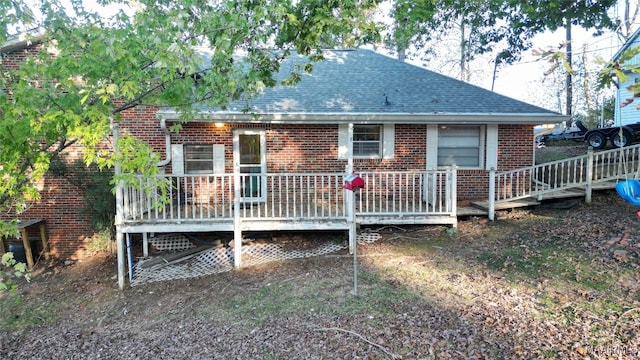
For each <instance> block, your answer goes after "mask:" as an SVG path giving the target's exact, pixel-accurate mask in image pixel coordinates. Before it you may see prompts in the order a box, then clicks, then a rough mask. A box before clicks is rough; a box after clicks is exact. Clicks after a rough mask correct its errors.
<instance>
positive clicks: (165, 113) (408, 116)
mask: <svg viewBox="0 0 640 360" xmlns="http://www.w3.org/2000/svg"><path fill="white" fill-rule="evenodd" d="M156 117H157V118H159V119H165V120H167V121H178V120H180V114H179V113H178V112H175V111H173V110H160V111H158V112H157V113H156ZM570 118H571V117H570V116H566V115H560V114H557V115H556V114H499V113H496V114H492V113H478V114H474V113H464V114H463V113H434V114H416V113H394V114H386V113H369V114H360V113H358V114H356V113H280V114H276V113H271V114H253V113H247V114H244V113H223V112H201V113H200V114H199V116H198V117H197V118H196V119H193V120H191V121H197V122H242V123H257V124H260V123H267V124H345V123H355V124H384V123H402V124H429V123H432V124H433V123H437V124H458V125H464V124H533V125H539V124H550V123H559V122H562V121H568V120H569V119H570Z"/></svg>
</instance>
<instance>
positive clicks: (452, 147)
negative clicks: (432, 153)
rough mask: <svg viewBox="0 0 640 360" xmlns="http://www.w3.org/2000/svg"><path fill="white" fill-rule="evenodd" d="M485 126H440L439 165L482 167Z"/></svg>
mask: <svg viewBox="0 0 640 360" xmlns="http://www.w3.org/2000/svg"><path fill="white" fill-rule="evenodd" d="M483 135H484V134H483V127H481V126H479V125H468V126H466V125H465V126H460V125H453V126H449V125H447V126H444V125H443V126H440V127H439V128H438V166H451V165H456V166H459V167H462V168H479V167H482V157H483V143H482V139H483Z"/></svg>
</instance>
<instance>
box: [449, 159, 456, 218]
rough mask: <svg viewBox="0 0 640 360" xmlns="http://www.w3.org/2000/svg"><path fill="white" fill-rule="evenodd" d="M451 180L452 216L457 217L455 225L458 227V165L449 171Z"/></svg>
mask: <svg viewBox="0 0 640 360" xmlns="http://www.w3.org/2000/svg"><path fill="white" fill-rule="evenodd" d="M449 176H450V179H449V182H450V183H451V194H450V196H449V198H450V199H451V216H452V217H453V218H454V219H455V221H454V223H453V227H454V228H457V227H458V167H457V166H454V167H453V168H452V169H451V171H450V172H449Z"/></svg>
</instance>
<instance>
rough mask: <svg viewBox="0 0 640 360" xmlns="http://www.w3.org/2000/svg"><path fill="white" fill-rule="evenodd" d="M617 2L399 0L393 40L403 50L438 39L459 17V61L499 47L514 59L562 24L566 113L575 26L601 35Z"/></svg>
mask: <svg viewBox="0 0 640 360" xmlns="http://www.w3.org/2000/svg"><path fill="white" fill-rule="evenodd" d="M616 2H617V1H616V0H601V1H595V0H532V1H526V2H523V1H520V0H489V1H482V2H480V1H462V0H433V1H419V3H420V5H412V3H414V2H413V1H411V0H397V2H396V6H395V11H394V19H395V23H396V28H395V32H394V38H395V44H397V46H398V47H399V48H403V47H406V46H408V44H410V43H415V44H422V43H424V40H425V39H428V40H432V39H436V37H434V35H432V34H433V33H438V32H442V31H446V29H450V28H452V25H453V24H454V23H455V21H461V23H462V24H465V27H466V28H468V29H469V36H468V37H463V38H461V49H463V50H464V51H461V52H460V56H461V59H466V60H467V61H468V60H470V59H473V56H474V55H477V54H483V53H486V52H488V51H497V52H499V54H500V60H502V61H504V62H507V63H509V62H513V61H515V60H517V59H518V58H519V56H520V54H521V53H522V52H523V51H525V50H528V49H530V48H531V46H532V42H531V41H532V39H533V37H534V36H535V35H537V34H540V33H542V32H544V31H547V30H549V31H555V30H557V29H560V28H564V29H565V31H566V43H565V44H564V45H563V48H564V50H565V51H564V62H565V63H566V65H567V66H566V69H567V70H568V71H567V75H566V113H567V115H571V108H572V98H573V91H572V83H573V80H572V72H571V64H572V48H571V34H572V31H571V30H572V26H578V25H579V26H582V27H583V28H585V29H594V30H595V34H596V35H598V34H601V32H602V31H603V30H604V29H613V28H614V27H615V25H616V23H615V22H614V21H613V20H612V19H611V18H610V16H609V13H608V10H609V9H610V8H611V7H612V6H614V5H615V4H616Z"/></svg>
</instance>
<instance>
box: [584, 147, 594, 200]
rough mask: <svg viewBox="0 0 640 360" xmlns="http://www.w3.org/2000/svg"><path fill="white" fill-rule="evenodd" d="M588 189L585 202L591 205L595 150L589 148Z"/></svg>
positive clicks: (585, 193)
mask: <svg viewBox="0 0 640 360" xmlns="http://www.w3.org/2000/svg"><path fill="white" fill-rule="evenodd" d="M585 176H586V178H587V179H586V180H587V187H586V189H585V191H584V202H585V203H587V204H591V193H592V192H593V148H592V147H591V146H589V148H588V149H587V173H586V175H585Z"/></svg>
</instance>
